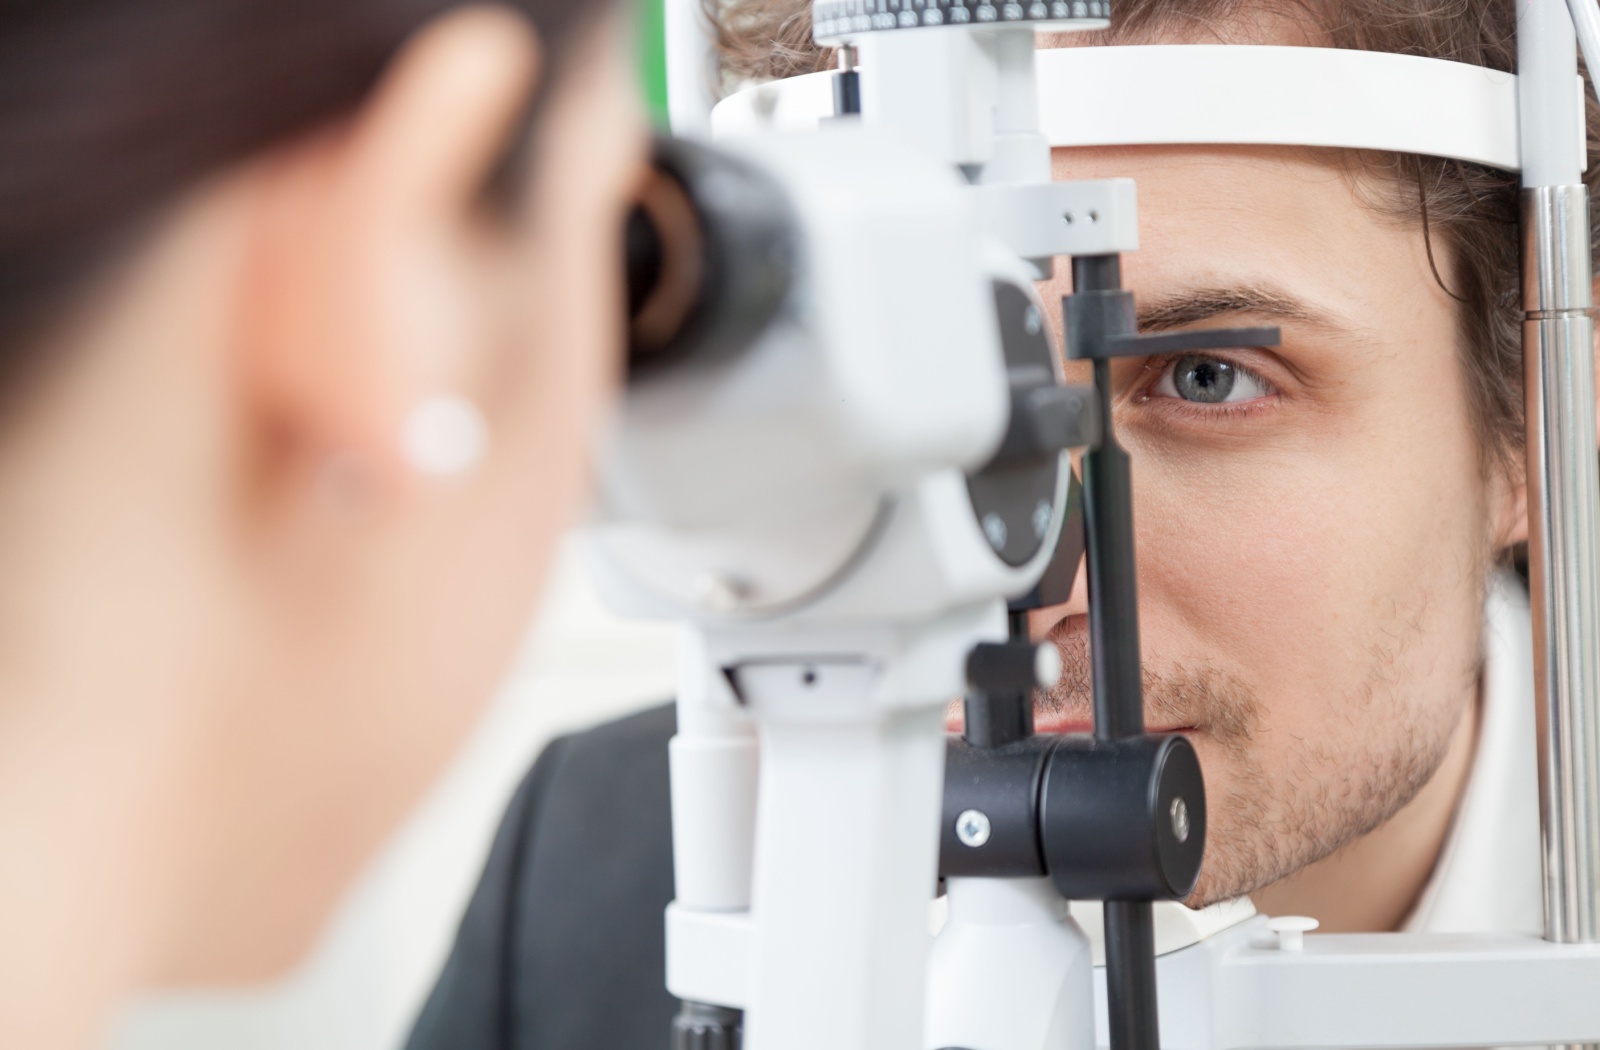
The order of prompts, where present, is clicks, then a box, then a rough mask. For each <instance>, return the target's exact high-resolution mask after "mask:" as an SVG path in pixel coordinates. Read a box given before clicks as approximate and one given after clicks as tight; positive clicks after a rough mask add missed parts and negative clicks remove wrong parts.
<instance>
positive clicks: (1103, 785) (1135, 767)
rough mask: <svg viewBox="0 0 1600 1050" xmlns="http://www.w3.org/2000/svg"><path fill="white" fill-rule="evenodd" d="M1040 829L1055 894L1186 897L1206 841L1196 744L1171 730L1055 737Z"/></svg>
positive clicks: (1047, 768) (1041, 796) (1047, 767)
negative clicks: (1151, 733)
mask: <svg viewBox="0 0 1600 1050" xmlns="http://www.w3.org/2000/svg"><path fill="white" fill-rule="evenodd" d="M1039 831H1040V840H1041V844H1042V847H1043V851H1044V860H1045V866H1046V867H1047V868H1048V869H1049V871H1050V878H1051V880H1052V881H1053V882H1054V883H1055V886H1056V889H1057V890H1058V891H1059V892H1060V893H1061V895H1062V896H1063V897H1067V898H1069V899H1077V900H1107V899H1119V900H1171V899H1181V898H1183V897H1186V896H1188V895H1189V893H1190V891H1192V890H1193V889H1194V884H1195V880H1196V879H1198V878H1199V876H1200V859H1201V856H1202V855H1203V854H1204V853H1205V841H1206V796H1205V783H1204V780H1203V779H1202V777H1201V774H1200V760H1199V758H1198V756H1196V755H1195V751H1194V745H1192V744H1190V743H1189V741H1188V740H1187V739H1185V738H1184V737H1182V736H1180V735H1178V734H1165V735H1154V736H1140V737H1130V738H1128V739H1124V740H1115V741H1109V742H1108V741H1099V740H1095V739H1093V738H1090V737H1079V736H1069V737H1062V738H1061V740H1060V743H1059V744H1058V745H1057V746H1056V747H1055V748H1054V749H1053V750H1052V751H1051V752H1050V756H1049V759H1048V761H1047V762H1046V763H1045V767H1044V770H1043V781H1042V783H1041V785H1040V793H1039Z"/></svg>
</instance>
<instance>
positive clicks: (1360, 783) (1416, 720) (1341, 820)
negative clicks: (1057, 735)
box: [1036, 617, 1453, 908]
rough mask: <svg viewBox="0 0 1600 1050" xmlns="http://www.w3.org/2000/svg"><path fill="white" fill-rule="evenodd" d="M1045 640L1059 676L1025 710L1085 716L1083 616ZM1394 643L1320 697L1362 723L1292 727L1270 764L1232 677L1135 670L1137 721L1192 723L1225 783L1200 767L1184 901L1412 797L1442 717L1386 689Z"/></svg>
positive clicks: (1227, 890) (1274, 866) (1374, 821)
mask: <svg viewBox="0 0 1600 1050" xmlns="http://www.w3.org/2000/svg"><path fill="white" fill-rule="evenodd" d="M1050 640H1051V641H1052V642H1054V643H1055V644H1056V647H1057V648H1058V649H1059V650H1060V652H1061V658H1062V675H1061V680H1060V682H1059V683H1058V684H1057V685H1056V686H1055V687H1054V688H1053V689H1051V690H1049V691H1048V692H1046V693H1041V694H1038V696H1037V699H1036V709H1037V710H1038V711H1039V712H1040V713H1048V714H1064V715H1067V716H1070V717H1071V718H1072V719H1073V720H1081V721H1085V722H1086V721H1088V719H1089V712H1090V710H1091V700H1090V697H1091V696H1092V691H1091V681H1092V678H1091V670H1090V663H1089V644H1088V632H1087V629H1086V625H1085V621H1084V618H1083V617H1073V618H1071V619H1070V620H1063V621H1062V622H1061V623H1059V624H1057V625H1056V627H1055V628H1054V629H1052V630H1051V632H1050ZM1403 648H1404V644H1403V640H1397V641H1396V642H1395V644H1394V645H1393V646H1392V647H1390V646H1380V647H1377V648H1375V649H1374V651H1373V653H1372V665H1371V666H1370V667H1369V668H1368V671H1367V674H1366V677H1365V680H1364V681H1363V682H1362V684H1361V686H1360V687H1359V688H1358V689H1357V690H1355V695H1353V696H1347V697H1334V696H1330V697H1328V699H1327V702H1328V703H1329V704H1338V705H1342V707H1343V709H1344V710H1345V711H1346V715H1345V719H1346V721H1348V722H1350V723H1351V724H1352V725H1359V726H1361V727H1362V728H1364V729H1366V730H1369V731H1366V732H1357V733H1355V734H1351V738H1342V739H1341V740H1340V742H1339V744H1338V745H1335V743H1334V742H1333V741H1332V740H1327V739H1319V738H1300V737H1295V738H1292V740H1291V742H1290V745H1289V747H1288V748H1287V749H1286V753H1285V755H1284V756H1283V766H1282V771H1281V772H1278V773H1276V774H1273V773H1270V772H1269V771H1268V769H1267V767H1266V766H1265V764H1264V763H1263V762H1262V754H1261V752H1262V746H1261V744H1262V738H1263V736H1264V734H1265V733H1267V732H1268V731H1269V730H1270V724H1271V723H1270V719H1269V717H1268V712H1267V710H1266V708H1265V706H1264V705H1263V703H1262V701H1261V699H1260V698H1259V697H1258V696H1257V695H1256V694H1255V693H1254V692H1252V691H1251V690H1250V689H1249V688H1248V687H1247V686H1246V685H1245V684H1244V683H1242V682H1240V681H1239V680H1238V679H1237V678H1235V677H1233V676H1230V675H1228V674H1226V673H1225V672H1223V671H1222V670H1220V669H1218V668H1215V667H1210V666H1206V665H1193V664H1188V665H1177V666H1174V667H1172V668H1170V669H1168V670H1165V671H1162V672H1156V671H1152V670H1150V669H1148V668H1147V669H1146V670H1145V672H1144V675H1143V682H1144V710H1145V722H1146V724H1147V725H1155V726H1185V727H1193V732H1191V733H1190V737H1191V740H1192V741H1193V742H1194V743H1195V744H1196V746H1197V748H1198V749H1199V751H1200V753H1201V760H1202V771H1204V766H1205V765H1207V764H1210V765H1212V766H1213V768H1215V767H1216V766H1219V765H1220V766H1221V767H1223V769H1219V770H1217V772H1218V773H1219V774H1220V773H1222V772H1226V774H1227V777H1226V786H1222V785H1223V778H1222V777H1221V776H1212V777H1209V778H1207V784H1206V813H1207V815H1206V824H1207V827H1206V849H1205V858H1204V861H1203V863H1202V866H1201V872H1200V879H1199V882H1198V883H1196V885H1195V889H1194V892H1193V893H1192V894H1190V896H1189V898H1188V899H1187V900H1186V901H1185V903H1187V904H1188V905H1190V906H1191V907H1196V908H1198V907H1204V906H1205V905H1207V904H1211V903H1214V902H1217V901H1222V900H1230V899H1232V898H1235V897H1240V896H1243V895H1245V894H1247V893H1252V892H1254V891H1256V890H1258V889H1261V888H1262V887H1264V886H1268V885H1271V884H1272V883H1274V882H1277V881H1279V880H1280V879H1283V878H1285V877H1287V876H1289V875H1292V874H1294V873H1295V872H1297V871H1299V870H1300V869H1301V868H1304V867H1305V866H1307V865H1308V864H1312V863H1314V862H1315V861H1318V860H1321V859H1322V858H1324V857H1326V856H1328V855H1330V854H1332V853H1334V852H1335V851H1337V850H1339V849H1340V848H1342V847H1344V846H1345V845H1347V844H1349V843H1351V842H1353V841H1355V840H1356V839H1358V838H1360V837H1361V836H1363V835H1365V834H1367V833H1368V832H1370V831H1372V830H1374V829H1375V828H1377V827H1379V826H1380V825H1382V824H1383V823H1384V822H1385V821H1387V820H1388V819H1389V818H1390V817H1392V816H1394V815H1395V813H1397V812H1399V810H1400V809H1401V808H1403V807H1404V806H1405V805H1406V803H1408V802H1410V801H1411V800H1412V799H1413V798H1415V797H1416V795H1417V792H1419V791H1420V790H1421V789H1422V787H1423V785H1425V784H1426V783H1427V782H1428V781H1429V779H1431V778H1432V776H1433V774H1434V772H1435V771H1436V770H1437V769H1438V768H1439V766H1440V764H1441V763H1442V762H1443V761H1444V757H1445V753H1446V751H1447V749H1448V747H1449V742H1450V735H1451V731H1452V729H1453V722H1452V721H1451V720H1449V719H1429V718H1427V717H1426V716H1425V715H1424V714H1423V713H1422V712H1420V711H1418V710H1417V709H1416V708H1415V707H1414V706H1413V705H1411V704H1408V703H1405V702H1403V699H1402V698H1401V697H1400V696H1399V695H1398V694H1399V693H1400V691H1401V690H1402V689H1403V688H1404V680H1403V677H1402V676H1401V675H1400V674H1399V673H1397V672H1398V671H1399V669H1400V665H1401V660H1400V652H1401V650H1402V649H1403ZM1379 715H1381V716H1382V717H1378V716H1379ZM1352 738H1353V739H1352ZM1208 752H1209V753H1208Z"/></svg>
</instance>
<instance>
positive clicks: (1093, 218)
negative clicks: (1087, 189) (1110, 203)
mask: <svg viewBox="0 0 1600 1050" xmlns="http://www.w3.org/2000/svg"><path fill="white" fill-rule="evenodd" d="M1089 221H1090V222H1099V221H1100V213H1099V212H1098V211H1095V210H1094V209H1093V208H1090V209H1089Z"/></svg>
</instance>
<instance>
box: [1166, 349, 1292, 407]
mask: <svg viewBox="0 0 1600 1050" xmlns="http://www.w3.org/2000/svg"><path fill="white" fill-rule="evenodd" d="M1150 393H1151V395H1153V396H1155V397H1170V398H1175V399H1177V400H1180V401H1189V402H1193V403H1195V404H1201V405H1222V404H1231V403H1237V402H1240V401H1254V400H1255V399H1257V398H1261V397H1266V396H1267V395H1268V394H1270V393H1272V388H1271V387H1270V386H1269V385H1268V384H1267V382H1266V380H1264V379H1262V378H1261V377H1260V376H1258V375H1256V374H1255V373H1254V372H1250V371H1247V370H1245V369H1243V368H1240V367H1238V366H1237V365H1235V364H1233V363H1232V362H1229V361H1224V360H1222V359H1221V358H1218V357H1205V356H1203V355H1200V354H1185V355H1184V356H1183V357H1180V358H1177V359H1176V360H1174V361H1173V362H1172V363H1171V364H1169V365H1168V366H1167V367H1166V368H1165V369H1164V370H1163V371H1162V373H1161V378H1160V379H1159V380H1158V381H1157V382H1156V385H1155V387H1154V388H1153V389H1152V390H1151V391H1150Z"/></svg>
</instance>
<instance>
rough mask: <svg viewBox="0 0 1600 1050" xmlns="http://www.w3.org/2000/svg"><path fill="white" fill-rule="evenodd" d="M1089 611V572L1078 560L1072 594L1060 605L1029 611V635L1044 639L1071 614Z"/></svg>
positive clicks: (1083, 563)
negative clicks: (1051, 629)
mask: <svg viewBox="0 0 1600 1050" xmlns="http://www.w3.org/2000/svg"><path fill="white" fill-rule="evenodd" d="M1088 612H1089V574H1088V572H1087V571H1086V565H1085V562H1084V561H1082V560H1080V561H1079V562H1078V572H1077V575H1076V576H1074V577H1073V578H1072V594H1071V595H1070V596H1069V597H1068V598H1067V600H1066V601H1064V602H1062V603H1061V604H1060V605H1047V606H1045V607H1044V608H1043V609H1034V610H1032V611H1031V612H1029V613H1028V637H1030V638H1032V639H1033V640H1034V641H1036V642H1042V641H1044V638H1045V636H1046V635H1048V634H1049V633H1050V628H1052V627H1054V626H1055V625H1056V624H1058V623H1060V622H1061V621H1062V620H1064V619H1066V618H1067V617H1069V616H1085V615H1087V614H1088Z"/></svg>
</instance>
